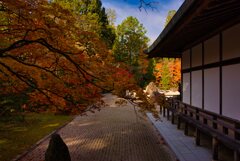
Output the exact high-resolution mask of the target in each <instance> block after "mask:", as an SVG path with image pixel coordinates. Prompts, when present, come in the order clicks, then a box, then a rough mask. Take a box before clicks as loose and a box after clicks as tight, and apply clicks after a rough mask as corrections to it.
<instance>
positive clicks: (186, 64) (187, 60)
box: [182, 50, 190, 69]
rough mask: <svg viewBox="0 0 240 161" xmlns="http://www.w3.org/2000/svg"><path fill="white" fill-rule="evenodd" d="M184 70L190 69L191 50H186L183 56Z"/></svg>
mask: <svg viewBox="0 0 240 161" xmlns="http://www.w3.org/2000/svg"><path fill="white" fill-rule="evenodd" d="M182 68H183V69H188V68H190V50H186V51H185V52H183V54H182Z"/></svg>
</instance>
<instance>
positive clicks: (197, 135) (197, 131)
mask: <svg viewBox="0 0 240 161" xmlns="http://www.w3.org/2000/svg"><path fill="white" fill-rule="evenodd" d="M200 135H201V134H200V130H199V129H198V128H196V138H195V143H196V145H197V146H199V145H200Z"/></svg>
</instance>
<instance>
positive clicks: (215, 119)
mask: <svg viewBox="0 0 240 161" xmlns="http://www.w3.org/2000/svg"><path fill="white" fill-rule="evenodd" d="M213 121H217V117H216V116H213ZM212 126H213V128H214V129H217V123H216V122H213V124H212Z"/></svg>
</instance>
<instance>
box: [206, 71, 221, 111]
mask: <svg viewBox="0 0 240 161" xmlns="http://www.w3.org/2000/svg"><path fill="white" fill-rule="evenodd" d="M219 78H220V75H219V67H217V68H211V69H206V70H204V109H205V110H208V111H212V112H215V113H218V114H219V111H220V110H219V99H220V98H219V91H220V80H219Z"/></svg>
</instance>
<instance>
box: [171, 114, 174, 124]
mask: <svg viewBox="0 0 240 161" xmlns="http://www.w3.org/2000/svg"><path fill="white" fill-rule="evenodd" d="M171 121H172V124H174V112H173V111H172V120H171Z"/></svg>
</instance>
